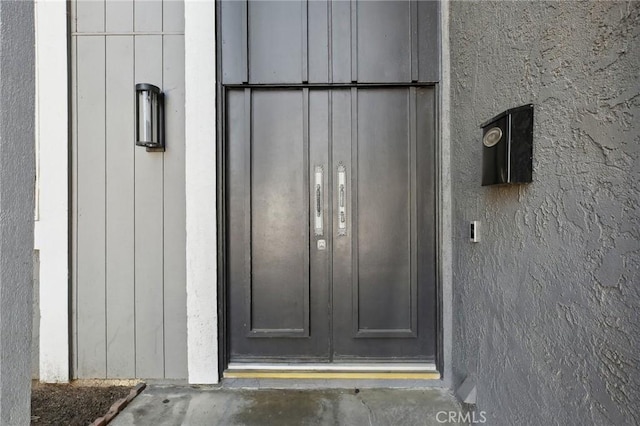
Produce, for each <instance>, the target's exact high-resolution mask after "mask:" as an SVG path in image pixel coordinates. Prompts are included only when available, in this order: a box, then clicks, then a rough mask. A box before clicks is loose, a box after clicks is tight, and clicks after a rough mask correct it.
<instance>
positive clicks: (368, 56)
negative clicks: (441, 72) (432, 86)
mask: <svg viewBox="0 0 640 426" xmlns="http://www.w3.org/2000/svg"><path fill="white" fill-rule="evenodd" d="M413 5H414V3H413V2H408V1H363V2H359V3H357V15H358V20H357V23H356V26H357V29H356V32H357V49H358V51H357V73H355V76H357V78H354V80H355V81H358V82H392V81H397V82H400V81H412V80H413V81H416V80H417V77H414V78H412V76H411V71H412V70H411V65H412V63H411V59H412V58H411V53H412V52H411V50H412V47H415V46H412V43H411V42H412V40H411V37H412V31H413V25H412V24H413V22H412V19H411V9H412V7H413ZM383 58H384V59H383Z"/></svg>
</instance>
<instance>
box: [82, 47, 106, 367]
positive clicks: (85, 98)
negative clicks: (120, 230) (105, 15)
mask: <svg viewBox="0 0 640 426" xmlns="http://www.w3.org/2000/svg"><path fill="white" fill-rule="evenodd" d="M104 46H105V38H104V37H81V38H78V40H77V47H78V71H77V72H78V77H77V78H78V80H77V82H78V89H77V90H78V93H77V95H78V101H77V114H78V146H77V150H76V152H77V158H78V161H77V166H78V175H77V186H76V190H77V194H78V203H77V206H78V220H77V226H78V231H77V232H78V242H77V251H78V253H77V266H78V272H77V286H78V289H77V291H78V293H77V294H78V299H77V308H78V318H79V321H78V330H77V333H78V347H77V350H78V377H80V378H101V377H105V376H106V347H105V331H106V324H105V262H104V259H105V90H104V84H105V82H104V74H105V57H104V54H105V49H104Z"/></svg>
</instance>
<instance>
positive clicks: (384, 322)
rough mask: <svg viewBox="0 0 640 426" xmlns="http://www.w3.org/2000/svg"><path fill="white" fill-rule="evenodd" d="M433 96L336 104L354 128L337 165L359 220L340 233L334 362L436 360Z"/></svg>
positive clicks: (403, 93) (419, 91)
mask: <svg viewBox="0 0 640 426" xmlns="http://www.w3.org/2000/svg"><path fill="white" fill-rule="evenodd" d="M432 93H433V89H432V88H388V89H358V90H356V89H351V91H350V93H349V96H348V97H347V96H346V94H343V95H341V99H340V101H339V102H336V103H334V108H333V112H334V116H333V120H334V123H335V122H342V125H341V127H349V129H350V132H349V134H350V136H351V138H350V140H346V141H345V143H344V145H345V146H336V145H335V141H336V137H335V136H334V157H333V158H334V161H335V162H337V163H340V162H342V163H344V164H348V165H349V166H350V167H348V169H347V170H348V171H347V172H348V178H347V182H348V184H349V185H348V188H347V194H349V193H350V195H348V197H347V198H348V199H347V209H348V217H349V218H351V222H352V226H351V225H350V226H349V227H348V232H347V235H345V236H341V235H339V232H338V230H336V229H334V239H335V243H334V247H335V249H334V253H333V266H334V268H333V294H334V299H333V300H334V303H333V310H334V312H333V318H334V326H333V344H334V352H333V356H334V359H335V360H340V359H342V360H354V359H362V358H365V359H420V360H430V361H433V360H434V358H435V344H434V340H435V311H434V310H431V309H430V308H435V304H434V300H435V269H434V268H433V263H434V258H433V256H434V251H433V249H434V246H433V245H431V246H429V245H427V244H425V242H424V241H422V240H420V238H419V233H420V231H422V232H425V231H426V232H427V234H428V235H429V236H430V237H433V236H434V233H433V231H432V230H431V228H432V227H433V226H434V225H435V222H434V221H433V216H434V214H435V208H434V207H435V205H434V198H433V191H432V187H431V186H430V185H432V184H433V181H434V176H435V175H434V168H433V158H434V157H433V155H432V154H431V152H432V151H433V147H434V137H433V134H434V128H433V121H432V119H431V118H429V117H428V115H429V114H431V115H433V113H434V109H433V108H434V103H433V101H434V98H433V95H432ZM418 112H420V113H421V114H425V115H423V116H421V119H420V120H418V119H417V113H418ZM345 116H346V117H349V122H348V123H347V122H346V120H345V119H344V117H345ZM334 128H335V127H334ZM341 131H342V132H344V130H341ZM418 170H421V174H420V177H421V178H422V180H419V179H418ZM425 189H427V194H428V196H418V194H420V193H421V192H422V191H424V190H425ZM338 197H339V195H337V194H334V202H335V203H338V202H339V199H338ZM334 214H335V212H334ZM336 220H337V219H336ZM427 228H428V230H427ZM421 242H422V245H421ZM421 263H429V264H430V265H431V266H429V267H428V269H420V267H419V264H421ZM420 271H422V274H420V273H419V272H420Z"/></svg>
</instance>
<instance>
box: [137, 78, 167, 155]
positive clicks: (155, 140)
mask: <svg viewBox="0 0 640 426" xmlns="http://www.w3.org/2000/svg"><path fill="white" fill-rule="evenodd" d="M164 142H165V141H164V94H163V93H162V91H160V88H159V87H157V86H154V85H153V84H148V83H139V84H136V145H138V146H144V147H146V148H147V151H164V146H165V143H164Z"/></svg>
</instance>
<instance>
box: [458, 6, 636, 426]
mask: <svg viewBox="0 0 640 426" xmlns="http://www.w3.org/2000/svg"><path fill="white" fill-rule="evenodd" d="M449 16H450V25H451V32H450V34H451V95H452V105H451V143H452V182H453V190H452V191H453V192H452V198H453V229H454V234H453V239H454V241H453V244H454V245H453V249H454V258H453V288H454V305H453V309H454V330H453V336H454V342H453V348H454V355H453V356H454V363H453V368H454V381H455V384H457V383H459V382H460V381H461V380H462V379H463V378H464V377H466V376H467V375H471V376H473V377H475V380H476V383H477V390H478V407H477V409H479V410H486V411H487V417H488V418H489V423H490V424H494V425H515V424H518V425H541V424H561V425H578V424H597V425H604V424H616V425H623V424H639V423H640V411H638V407H640V375H639V368H640V367H639V365H640V330H639V328H640V321H639V312H640V164H639V161H640V109H639V107H640V71H639V70H640V2H633V1H631V2H453V3H452V4H451V6H450V15H449ZM529 102H532V103H533V104H535V129H534V182H533V183H532V184H529V185H525V186H513V187H485V188H482V187H480V177H481V148H482V143H481V131H480V129H479V125H480V123H481V122H483V121H484V120H486V119H488V118H491V117H492V116H493V115H495V114H497V113H499V112H501V111H503V110H505V109H507V108H510V107H514V106H518V105H521V104H525V103H529ZM470 220H480V221H482V242H481V243H479V244H471V243H469V241H468V222H469V221H470Z"/></svg>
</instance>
